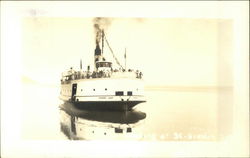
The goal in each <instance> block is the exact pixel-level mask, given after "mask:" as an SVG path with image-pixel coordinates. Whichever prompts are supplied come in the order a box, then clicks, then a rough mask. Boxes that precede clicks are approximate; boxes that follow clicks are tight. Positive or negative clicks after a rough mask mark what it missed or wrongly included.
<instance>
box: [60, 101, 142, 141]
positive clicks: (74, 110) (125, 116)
mask: <svg viewBox="0 0 250 158" xmlns="http://www.w3.org/2000/svg"><path fill="white" fill-rule="evenodd" d="M59 109H60V125H61V131H62V132H63V133H64V134H65V135H66V136H67V137H68V138H69V139H73V140H98V139H100V140H102V139H108V140H115V139H118V140H120V139H132V140H141V139H143V133H142V132H141V131H143V130H142V128H143V126H142V124H143V123H144V121H145V118H146V113H144V112H140V111H135V110H132V111H94V110H86V109H79V108H78V107H76V106H75V105H74V104H72V103H68V102H65V103H63V104H61V105H60V108H59Z"/></svg>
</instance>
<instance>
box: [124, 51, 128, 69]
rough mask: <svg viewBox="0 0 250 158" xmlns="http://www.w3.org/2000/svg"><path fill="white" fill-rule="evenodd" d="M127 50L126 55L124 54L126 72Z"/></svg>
mask: <svg viewBox="0 0 250 158" xmlns="http://www.w3.org/2000/svg"><path fill="white" fill-rule="evenodd" d="M126 53H127V52H126V48H125V54H124V58H125V71H127V55H126Z"/></svg>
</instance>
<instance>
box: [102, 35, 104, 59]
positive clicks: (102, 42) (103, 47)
mask: <svg viewBox="0 0 250 158" xmlns="http://www.w3.org/2000/svg"><path fill="white" fill-rule="evenodd" d="M103 48H104V31H103V30H102V57H103Z"/></svg>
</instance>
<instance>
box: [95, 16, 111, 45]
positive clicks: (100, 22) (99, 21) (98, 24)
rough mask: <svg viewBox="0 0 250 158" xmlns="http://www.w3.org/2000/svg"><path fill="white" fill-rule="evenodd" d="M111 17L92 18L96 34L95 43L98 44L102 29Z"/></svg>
mask: <svg viewBox="0 0 250 158" xmlns="http://www.w3.org/2000/svg"><path fill="white" fill-rule="evenodd" d="M111 21H112V19H111V18H103V17H96V18H94V19H93V22H94V29H95V35H96V44H97V45H99V42H100V39H101V32H102V30H106V29H107V28H108V26H109V25H110V24H111Z"/></svg>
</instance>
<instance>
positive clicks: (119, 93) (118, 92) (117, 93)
mask: <svg viewBox="0 0 250 158" xmlns="http://www.w3.org/2000/svg"><path fill="white" fill-rule="evenodd" d="M115 95H118V96H120V95H123V91H116V92H115Z"/></svg>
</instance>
